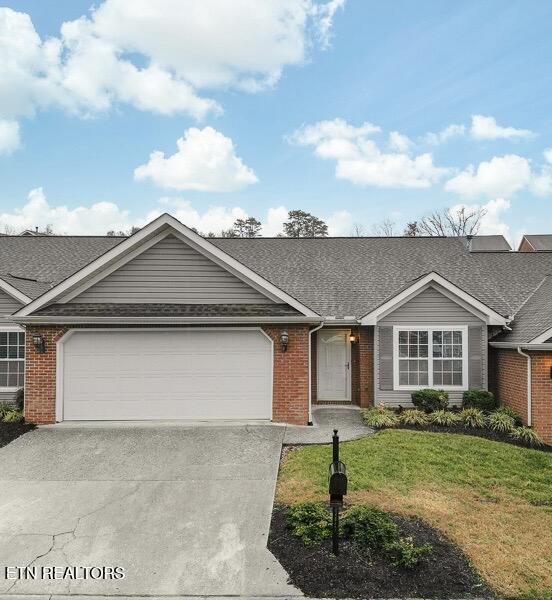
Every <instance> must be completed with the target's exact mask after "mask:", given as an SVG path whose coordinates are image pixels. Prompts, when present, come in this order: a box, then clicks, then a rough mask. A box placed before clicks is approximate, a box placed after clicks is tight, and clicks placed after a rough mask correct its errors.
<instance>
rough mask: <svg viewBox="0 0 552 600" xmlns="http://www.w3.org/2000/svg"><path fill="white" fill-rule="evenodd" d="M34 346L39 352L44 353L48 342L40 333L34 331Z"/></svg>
mask: <svg viewBox="0 0 552 600" xmlns="http://www.w3.org/2000/svg"><path fill="white" fill-rule="evenodd" d="M33 346H34V349H35V350H36V351H37V352H38V353H39V354H44V353H45V352H46V344H45V343H44V338H43V337H42V336H41V335H40V333H33Z"/></svg>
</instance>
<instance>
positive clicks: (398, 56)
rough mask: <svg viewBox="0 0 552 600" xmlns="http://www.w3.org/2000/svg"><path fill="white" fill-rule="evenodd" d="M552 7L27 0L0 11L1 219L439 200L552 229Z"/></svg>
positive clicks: (438, 204) (212, 220) (272, 218)
mask: <svg viewBox="0 0 552 600" xmlns="http://www.w3.org/2000/svg"><path fill="white" fill-rule="evenodd" d="M550 64H552V3H550V2H544V1H542V0H522V1H516V0H511V1H510V2H507V3H505V2H503V1H495V0H464V1H463V2H442V0H417V1H416V2H412V1H411V0H394V1H393V2H382V1H380V2H373V1H371V0H233V1H232V2H227V1H226V0H201V1H199V0H156V2H154V3H152V2H151V1H150V0H132V2H131V1H129V0H103V1H102V0H97V2H96V3H95V4H91V2H90V1H82V0H55V1H50V2H44V0H18V1H5V2H4V3H3V6H2V8H0V182H1V185H0V228H1V229H5V228H7V230H13V231H19V230H21V229H25V228H34V227H35V226H38V227H40V228H42V227H45V226H46V225H47V224H50V225H52V226H53V228H54V231H56V232H57V233H66V234H105V233H106V232H107V231H108V230H125V229H128V228H129V227H130V226H132V225H138V226H141V225H143V224H145V223H146V222H148V221H150V220H152V219H153V218H155V217H156V216H158V215H159V214H161V213H163V212H170V213H171V214H173V215H174V216H176V217H177V218H179V219H180V220H181V221H182V222H184V223H185V224H186V225H189V226H191V227H196V228H197V229H199V230H200V231H202V232H205V233H206V232H208V231H213V232H216V233H218V232H220V231H221V230H222V229H227V228H228V227H230V226H231V224H232V223H233V221H234V220H235V219H236V218H245V217H247V216H253V217H256V218H257V219H259V220H260V221H261V222H262V223H263V230H262V231H263V235H277V234H278V233H279V232H280V231H281V228H282V222H283V221H284V220H285V218H286V215H287V212H288V211H289V210H293V209H302V210H306V211H309V212H311V213H313V214H315V215H317V216H319V217H321V218H323V219H324V220H325V221H326V222H327V223H328V225H329V230H330V234H331V235H351V234H352V233H353V230H355V229H356V230H358V229H359V228H360V229H361V231H363V232H364V233H365V234H366V235H371V234H372V233H373V227H374V225H376V224H378V223H380V222H381V221H383V220H384V219H387V220H391V221H392V222H394V223H395V231H396V232H397V234H400V233H402V230H403V228H404V225H405V223H407V222H409V221H414V220H416V219H419V218H420V217H422V216H424V215H425V214H427V213H429V212H431V211H433V210H438V209H445V208H451V207H458V206H469V207H474V208H479V207H482V208H483V209H484V210H485V217H484V218H483V223H482V229H481V233H487V234H494V233H501V234H504V235H505V236H506V237H507V238H508V239H509V240H510V241H511V243H513V244H515V243H517V242H518V241H519V239H520V237H521V235H522V234H523V233H547V232H549V233H550V232H552V111H551V110H550V109H551V98H552V71H551V69H550Z"/></svg>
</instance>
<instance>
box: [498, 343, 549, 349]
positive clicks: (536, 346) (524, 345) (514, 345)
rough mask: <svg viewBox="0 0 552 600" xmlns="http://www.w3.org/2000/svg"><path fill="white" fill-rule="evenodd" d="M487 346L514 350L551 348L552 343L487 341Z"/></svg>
mask: <svg viewBox="0 0 552 600" xmlns="http://www.w3.org/2000/svg"><path fill="white" fill-rule="evenodd" d="M489 346H491V347H492V348H506V349H510V350H516V349H517V348H521V349H522V350H552V343H550V344H534V343H532V342H531V343H520V342H517V343H516V342H489Z"/></svg>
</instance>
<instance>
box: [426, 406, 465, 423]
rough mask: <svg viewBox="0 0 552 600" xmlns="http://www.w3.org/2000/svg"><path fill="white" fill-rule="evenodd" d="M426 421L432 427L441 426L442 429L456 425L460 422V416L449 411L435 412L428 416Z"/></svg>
mask: <svg viewBox="0 0 552 600" xmlns="http://www.w3.org/2000/svg"><path fill="white" fill-rule="evenodd" d="M428 419H429V422H430V423H431V424H432V425H441V426H444V427H451V426H452V425H457V424H458V423H459V422H460V421H461V419H460V415H459V414H458V413H455V412H451V411H450V410H436V411H435V412H432V413H430V414H429V415H428Z"/></svg>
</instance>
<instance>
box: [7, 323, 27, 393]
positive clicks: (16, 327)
mask: <svg viewBox="0 0 552 600" xmlns="http://www.w3.org/2000/svg"><path fill="white" fill-rule="evenodd" d="M14 331H16V332H17V333H25V330H24V329H23V327H19V325H0V333H10V332H12V333H13V332H14ZM26 350H27V349H26V348H25V354H27V352H26ZM8 360H20V361H22V362H23V385H19V386H17V387H13V386H9V387H3V386H0V392H17V390H20V389H21V388H22V387H24V386H25V358H6V359H3V358H0V361H1V362H6V361H8Z"/></svg>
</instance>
